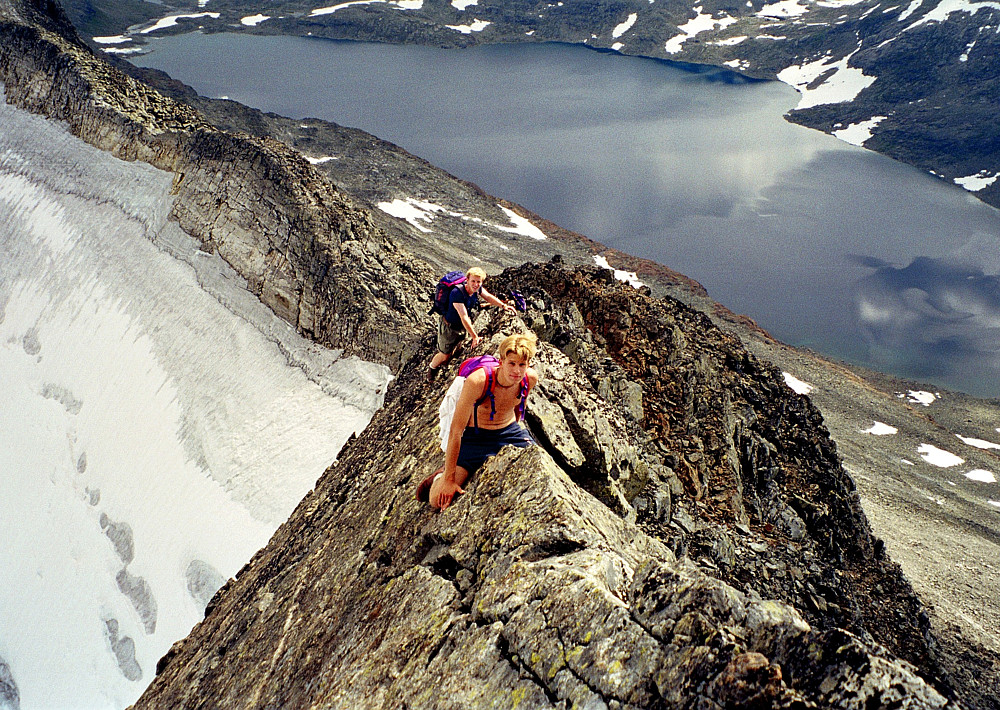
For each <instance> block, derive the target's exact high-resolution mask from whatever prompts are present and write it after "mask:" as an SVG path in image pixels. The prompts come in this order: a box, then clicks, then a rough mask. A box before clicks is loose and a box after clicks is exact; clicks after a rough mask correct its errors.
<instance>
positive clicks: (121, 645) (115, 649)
mask: <svg viewBox="0 0 1000 710" xmlns="http://www.w3.org/2000/svg"><path fill="white" fill-rule="evenodd" d="M104 626H105V629H104V631H105V634H106V635H107V638H108V643H109V644H110V645H111V652H112V653H113V654H114V656H115V660H116V661H118V670H120V671H121V673H122V675H123V676H125V677H126V678H128V679H129V680H139V679H140V678H142V668H141V667H140V666H139V662H138V661H137V660H136V658H135V641H133V640H132V637H131V636H120V635H119V627H118V620H117V619H108V620H107V621H105V622H104Z"/></svg>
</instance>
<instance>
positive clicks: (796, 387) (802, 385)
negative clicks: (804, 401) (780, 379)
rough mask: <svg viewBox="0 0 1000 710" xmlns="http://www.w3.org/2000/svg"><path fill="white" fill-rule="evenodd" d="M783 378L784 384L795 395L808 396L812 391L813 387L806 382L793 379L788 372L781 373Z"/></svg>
mask: <svg viewBox="0 0 1000 710" xmlns="http://www.w3.org/2000/svg"><path fill="white" fill-rule="evenodd" d="M781 374H782V375H783V376H784V378H785V384H786V385H788V386H789V388H791V390H792V391H793V392H795V393H796V394H809V393H810V392H812V390H813V386H812V385H811V384H809V383H808V382H803V381H802V380H800V379H799V378H797V377H795V376H794V375H793V374H791V373H790V372H782V373H781Z"/></svg>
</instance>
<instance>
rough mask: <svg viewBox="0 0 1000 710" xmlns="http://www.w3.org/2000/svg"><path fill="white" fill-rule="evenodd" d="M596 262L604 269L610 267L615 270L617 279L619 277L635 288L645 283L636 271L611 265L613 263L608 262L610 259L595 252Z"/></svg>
mask: <svg viewBox="0 0 1000 710" xmlns="http://www.w3.org/2000/svg"><path fill="white" fill-rule="evenodd" d="M594 263H595V264H597V265H598V266H600V267H601V268H602V269H608V270H609V271H612V272H614V275H615V278H616V279H618V280H619V281H624V282H625V283H627V284H628V285H630V286H632V287H634V288H640V287H641V286H644V285H645V284H643V283H642V281H640V280H639V276H638V275H637V274H636V273H635V272H634V271H625V270H623V269H616V268H614V267H613V266H611V264H609V263H608V260H607V259H606V258H605V257H603V256H599V255H597V254H595V255H594Z"/></svg>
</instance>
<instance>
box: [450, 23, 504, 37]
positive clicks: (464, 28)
mask: <svg viewBox="0 0 1000 710" xmlns="http://www.w3.org/2000/svg"><path fill="white" fill-rule="evenodd" d="M492 24H493V23H492V22H487V21H486V20H473V21H472V24H470V25H445V27H447V28H448V29H449V30H455V31H456V32H461V33H462V34H464V35H469V34H472V33H473V32H482V31H483V30H485V29H486V28H487V27H489V26H490V25H492Z"/></svg>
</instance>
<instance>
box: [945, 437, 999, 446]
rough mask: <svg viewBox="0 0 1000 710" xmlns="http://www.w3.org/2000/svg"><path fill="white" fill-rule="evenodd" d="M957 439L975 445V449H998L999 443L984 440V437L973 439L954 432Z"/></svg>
mask: <svg viewBox="0 0 1000 710" xmlns="http://www.w3.org/2000/svg"><path fill="white" fill-rule="evenodd" d="M955 436H957V437H958V438H959V439H961V440H962V441H964V442H965V443H966V444H968V445H969V446H975V447H976V448H977V449H1000V444H994V443H993V442H992V441H986V440H985V439H974V438H972V437H968V436H962V435H961V434H955Z"/></svg>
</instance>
